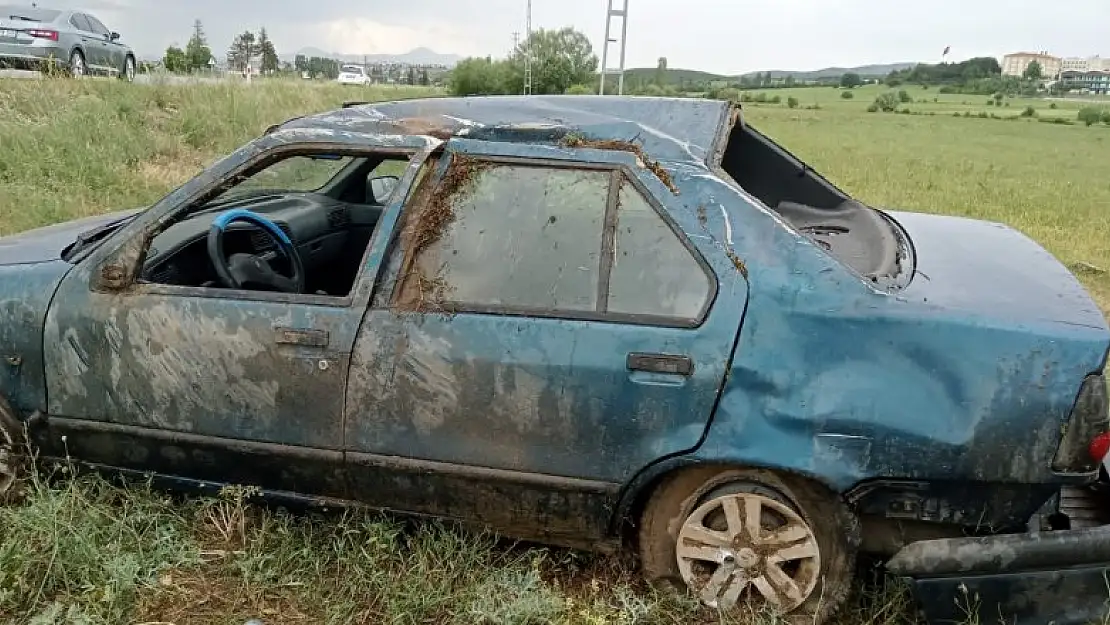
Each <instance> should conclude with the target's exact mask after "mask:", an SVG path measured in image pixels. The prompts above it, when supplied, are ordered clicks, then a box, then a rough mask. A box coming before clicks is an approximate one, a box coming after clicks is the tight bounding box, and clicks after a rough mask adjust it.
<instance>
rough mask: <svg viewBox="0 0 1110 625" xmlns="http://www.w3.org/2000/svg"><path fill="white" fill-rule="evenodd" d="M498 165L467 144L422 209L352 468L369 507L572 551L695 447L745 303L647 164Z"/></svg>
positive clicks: (537, 159)
mask: <svg viewBox="0 0 1110 625" xmlns="http://www.w3.org/2000/svg"><path fill="white" fill-rule="evenodd" d="M485 149H487V148H486V147H485V146H484V145H483V144H480V143H476V142H467V141H460V140H455V141H453V142H452V143H450V144H449V148H448V152H447V154H446V155H445V157H444V162H443V163H442V164H441V167H442V168H444V169H445V171H444V172H443V173H442V174H441V175H440V176H439V177H433V178H430V179H429V182H428V184H429V185H432V184H434V185H435V186H434V188H433V187H431V186H429V188H427V189H425V188H421V189H419V190H418V191H417V193H416V195H415V197H414V203H413V205H412V206H409V207H406V214H405V217H404V220H403V223H404V229H403V230H402V231H401V232H400V234H399V237H398V246H397V247H396V249H395V252H394V255H393V258H392V259H391V266H392V269H391V273H392V274H393V275H395V276H397V284H396V286H395V287H394V288H393V289H391V290H388V291H386V292H383V293H381V294H379V297H378V299H377V301H376V302H375V305H374V306H372V308H371V310H370V311H369V312H368V314H367V318H366V320H365V321H364V324H363V330H362V331H361V332H360V334H359V337H358V340H357V341H356V344H355V348H354V352H353V355H352V368H351V383H350V386H349V390H348V395H347V409H346V410H347V448H348V452H349V453H348V463H349V465H350V470H351V472H352V478H353V484H354V487H355V489H356V494H357V495H358V496H360V497H362V498H364V499H366V498H369V499H371V500H375V499H378V498H381V499H383V501H382V503H383V504H389V505H396V506H397V507H401V508H406V509H409V510H413V511H417V512H429V513H434V514H440V515H445V516H453V517H457V518H462V519H467V520H477V521H481V522H484V523H486V524H489V525H493V526H495V527H499V528H501V529H502V530H503V531H508V532H511V533H513V534H515V535H524V536H530V535H537V536H538V537H542V538H543V539H545V540H549V541H552V542H562V543H565V544H574V540H573V538H574V537H575V536H585V535H591V534H595V533H596V532H598V531H601V528H602V526H603V525H604V524H605V523H607V522H608V519H609V514H610V512H611V510H610V509H609V506H611V505H612V503H613V499H614V497H615V493H616V491H617V490H618V489H619V488H620V486H621V485H622V484H624V483H626V482H627V481H628V480H629V479H630V478H631V477H632V476H633V475H634V474H635V473H636V472H637V471H639V470H640V469H642V468H643V467H645V466H647V465H648V464H650V463H652V462H654V461H655V460H657V459H660V458H662V457H664V456H667V455H670V454H676V453H680V452H683V451H686V450H689V449H692V448H694V447H696V446H697V444H698V441H699V440H700V438H701V436H702V434H703V432H704V431H705V428H706V426H707V424H708V421H709V417H710V415H711V413H712V410H713V406H714V403H715V401H716V398H717V394H718V391H719V389H720V387H721V385H722V382H723V379H724V374H725V370H726V365H727V362H728V360H729V357H730V354H731V351H732V348H733V345H734V344H735V339H736V335H737V332H738V328H739V325H740V321H741V317H742V315H743V311H744V307H745V302H746V297H747V288H746V284H745V283H743V280H742V278H739V277H736V278H733V277H732V276H731V275H730V277H729V278H728V280H729V282H728V283H727V284H725V285H722V286H721V288H720V289H718V282H717V279H716V277H715V275H714V273H713V271H712V270H710V269H709V267H708V265H707V264H706V263H705V261H704V259H703V258H702V256H701V255H700V254H699V253H698V252H697V251H696V249H695V248H694V246H693V245H691V244H690V242H689V240H688V238H687V237H686V235H685V234H684V232H683V231H684V230H685V231H690V232H693V231H694V230H692V229H693V228H696V227H697V221H696V218H694V211H693V210H692V209H688V208H685V207H682V205H681V201H680V199H679V198H677V197H675V196H674V195H673V194H671V193H670V192H669V191H668V190H667V189H666V188H665V187H664V186H663V185H662V184H661V183H660V181H659V180H657V179H656V178H655V177H654V176H653V175H652V174H651V173H649V172H647V171H646V170H644V169H643V168H641V167H638V166H636V165H635V161H634V160H633V159H632V157H631V156H630V155H627V154H624V153H615V152H614V153H604V156H602V157H600V158H601V160H600V161H599V160H591V161H587V156H586V155H585V154H583V153H582V152H583V151H580V150H571V151H568V152H566V153H565V154H567V155H569V156H565V157H564V158H563V159H560V160H551V159H550V156H549V154H550V152H549V151H548V152H543V153H541V152H539V150H538V149H537V150H536V154H535V155H534V156H533V158H531V159H528V160H522V159H519V158H502V157H499V156H497V155H494V154H489V153H482V151H483V150H485ZM515 154H516V155H517V156H519V155H521V153H520V149H519V148H517V150H516V152H515ZM598 154H599V153H598V152H597V151H590V154H589V156H588V158H589V159H598V158H599V157H598ZM525 156H529V154H525ZM541 159H547V160H541ZM664 203H666V204H664ZM665 205H667V206H670V207H680V210H676V211H675V213H676V214H677V215H678V218H679V219H681V220H682V221H680V222H677V223H676V219H675V218H674V217H672V216H671V214H670V211H668V210H666V209H665V208H664V206H665ZM734 280H735V282H734ZM536 519H542V522H541V523H540V525H542V527H538V526H533V527H526V526H525V525H526V524H528V523H529V522H530V523H532V524H535V522H536ZM537 532H539V533H538V534H537Z"/></svg>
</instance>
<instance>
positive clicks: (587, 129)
mask: <svg viewBox="0 0 1110 625" xmlns="http://www.w3.org/2000/svg"><path fill="white" fill-rule="evenodd" d="M736 119H738V115H736V114H734V112H733V109H732V108H731V106H730V105H729V103H728V102H724V101H718V100H704V99H689V98H645V97H622V96H527V97H525V96H484V97H466V98H459V97H455V98H427V99H419V100H402V101H395V102H378V103H373V104H357V105H351V106H347V107H345V108H342V109H339V110H335V111H329V112H326V113H319V114H316V115H309V116H305V117H300V118H297V119H293V120H290V121H288V122H286V123H285V124H283V125H282V126H281V128H325V129H327V128H330V129H335V130H346V131H352V132H363V133H368V134H426V135H431V136H435V137H438V138H440V139H447V138H450V137H454V136H457V137H465V138H468V139H478V140H489V141H507V142H513V141H516V142H556V141H559V140H561V139H563V138H564V137H566V136H567V135H582V136H585V137H588V138H591V139H599V140H612V141H623V142H632V143H636V144H638V145H640V146H641V147H642V148H643V150H644V152H645V153H647V154H649V155H651V157H652V158H653V159H655V160H658V161H670V162H695V163H699V164H707V165H710V166H712V165H713V164H715V163H716V162H717V161H718V160H719V155H720V152H721V151H722V150H723V149H724V144H725V142H726V141H727V139H728V130H729V128H731V126H732V124H733V123H734V122H735V120H736Z"/></svg>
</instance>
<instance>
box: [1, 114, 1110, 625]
mask: <svg viewBox="0 0 1110 625" xmlns="http://www.w3.org/2000/svg"><path fill="white" fill-rule="evenodd" d="M0 314H2V315H3V319H0V351H2V352H3V355H4V357H5V359H6V362H7V365H6V367H7V368H6V369H5V370H4V372H3V373H4V375H2V376H0V395H2V396H3V398H4V400H5V401H3V402H0V432H2V433H3V434H4V436H3V437H0V450H2V451H0V454H2V455H0V473H2V474H3V476H0V478H2V479H0V486H3V487H5V488H7V487H9V486H10V485H11V483H12V480H11V479H10V478H12V477H16V476H17V475H18V473H19V471H20V469H21V468H22V467H23V466H24V465H25V463H24V462H23V459H24V458H25V454H26V452H27V450H28V449H34V450H35V451H37V452H38V453H39V454H41V455H42V456H44V457H48V458H49V457H62V456H66V455H68V456H69V457H71V458H74V459H76V460H78V461H81V462H83V463H87V464H88V465H90V466H94V467H96V468H99V469H102V470H107V471H114V472H122V473H125V474H153V475H155V476H156V477H157V478H159V479H161V480H163V481H166V482H168V483H170V484H171V485H174V486H179V487H203V486H205V485H213V484H223V483H235V484H246V485H252V486H257V487H259V488H261V489H263V491H264V492H265V493H266V494H267V496H269V497H274V498H294V499H297V498H299V499H302V500H311V501H327V502H334V501H336V500H342V501H349V502H358V503H361V504H366V505H370V506H374V507H381V508H387V509H390V510H395V511H400V512H406V513H413V514H422V515H434V516H440V517H445V518H451V519H456V520H460V521H464V522H467V523H471V524H475V525H480V526H486V527H490V528H493V529H495V530H497V531H499V532H501V533H503V534H506V535H509V536H513V537H518V538H523V539H528V540H537V541H541V542H545V543H550V544H556V545H566V546H571V547H579V548H588V549H596V550H600V551H614V550H617V549H620V548H622V547H623V546H624V545H625V544H633V545H635V548H636V549H638V550H639V553H640V556H641V560H642V563H643V570H644V573H645V574H646V575H647V577H648V578H650V579H652V580H653V581H657V582H665V581H672V582H675V583H676V585H678V586H680V587H683V586H684V587H686V588H688V589H689V590H690V591H691V592H693V593H694V594H695V595H696V596H698V597H699V598H700V599H701V600H702V601H703V602H705V603H706V604H707V605H709V606H712V607H714V608H717V609H721V610H732V609H737V608H738V607H739V606H741V605H744V604H747V603H749V602H755V603H762V604H765V606H766V607H769V608H771V609H777V610H779V611H782V612H787V613H790V614H792V615H795V616H800V617H805V618H806V619H808V621H809V622H821V621H823V620H825V619H826V618H827V617H828V616H829V615H831V614H832V613H833V612H834V611H835V610H836V609H837V607H838V606H839V605H840V603H841V602H842V600H843V598H844V597H845V595H846V594H847V592H848V589H849V586H850V581H851V575H852V572H853V566H854V562H855V560H856V556H857V554H858V553H860V552H869V553H877V554H880V555H885V556H891V555H894V558H893V560H892V561H891V566H892V569H894V570H896V571H897V572H898V573H899V574H902V575H906V576H908V577H911V578H914V579H915V580H916V581H915V583H916V584H917V585H918V588H919V589H924V590H923V591H922V592H923V595H922V596H923V597H932V598H936V597H938V596H941V595H942V594H943V592H944V591H943V589H944V588H947V587H951V586H953V585H956V584H966V583H969V581H970V582H971V583H981V584H986V585H991V584H993V586H991V587H992V588H996V589H998V588H1001V589H1003V591H1006V589H1009V591H1013V592H1009V594H1007V592H1000V593H996V594H998V596H999V597H1001V598H1000V599H998V601H996V602H995V603H994V604H989V603H983V604H981V605H980V610H981V611H982V614H984V615H989V616H990V617H991V618H994V617H996V616H997V615H998V614H1004V615H1008V616H1010V617H1013V618H1015V619H1016V620H1018V621H1025V622H1037V620H1038V619H1044V618H1045V616H1046V615H1049V614H1051V615H1054V616H1053V618H1056V617H1058V616H1059V613H1060V612H1061V610H1063V611H1065V612H1067V614H1065V615H1064V617H1063V620H1060V619H1059V618H1058V620H1057V621H1056V622H1057V623H1062V622H1070V621H1068V620H1067V619H1070V618H1073V617H1075V618H1078V615H1079V612H1082V611H1084V610H1086V612H1085V613H1095V612H1097V610H1099V609H1101V608H1102V601H1103V600H1104V599H1105V593H1104V592H1102V593H1101V595H1099V592H1101V591H1100V590H1099V589H1101V588H1102V586H1101V585H1099V587H1098V589H1096V588H1095V586H1094V585H1093V584H1094V582H1093V581H1092V580H1095V579H1096V576H1097V575H1096V574H1099V573H1105V571H1106V570H1107V569H1108V568H1110V565H1108V564H1107V563H1108V562H1110V553H1107V551H1108V550H1110V539H1108V535H1107V528H1106V526H1104V525H1101V521H1098V522H1092V523H1089V524H1088V526H1086V527H1079V526H1078V525H1077V524H1073V523H1072V521H1073V519H1076V518H1079V516H1081V515H1077V513H1076V511H1077V510H1079V509H1081V508H1082V509H1086V506H1079V505H1078V504H1072V503H1069V502H1074V501H1077V499H1076V497H1078V498H1079V500H1081V501H1083V502H1086V499H1084V498H1085V497H1087V495H1088V494H1089V493H1090V492H1092V491H1091V487H1092V485H1093V484H1094V482H1095V481H1096V478H1097V476H1098V467H1099V464H1100V463H1101V462H1102V461H1103V458H1104V457H1105V454H1106V444H1107V440H1108V434H1107V430H1108V429H1110V428H1108V416H1107V403H1108V402H1107V393H1106V383H1105V379H1104V377H1103V369H1104V366H1105V363H1106V356H1107V350H1108V347H1110V330H1108V328H1107V325H1106V322H1105V320H1104V318H1103V316H1102V314H1101V313H1100V311H1099V310H1098V308H1097V307H1096V306H1095V304H1094V303H1093V302H1092V301H1091V298H1090V297H1089V296H1088V294H1087V293H1086V291H1085V290H1084V289H1083V288H1082V286H1081V285H1080V284H1079V282H1078V281H1077V280H1076V279H1075V277H1074V276H1073V275H1071V274H1070V273H1069V272H1068V271H1067V270H1066V269H1065V268H1064V267H1063V266H1062V265H1061V264H1060V263H1059V262H1057V261H1056V260H1055V259H1054V258H1053V257H1052V256H1051V255H1049V254H1048V253H1047V252H1046V251H1045V250H1044V249H1042V248H1041V247H1040V246H1038V245H1037V244H1036V243H1034V242H1033V241H1031V240H1029V239H1028V238H1026V237H1025V236H1023V235H1021V234H1020V233H1018V232H1015V231H1014V230H1012V229H1010V228H1007V227H1005V226H1002V225H999V224H993V223H986V222H981V221H975V220H968V219H957V218H950V217H939V216H927V215H920V214H913V213H906V212H895V211H882V210H877V209H874V208H871V207H869V206H866V205H864V204H863V203H861V202H859V201H857V200H855V199H853V198H851V197H849V196H847V195H846V194H845V193H843V192H842V191H841V190H839V189H837V188H836V187H835V186H833V185H832V184H831V183H829V182H828V181H827V180H825V179H824V178H822V177H821V176H819V175H818V174H817V173H816V172H814V171H813V170H812V169H811V168H809V167H808V166H806V165H805V164H804V163H802V162H800V161H798V160H797V159H796V158H795V157H793V156H792V155H790V154H789V153H788V152H786V151H785V150H783V149H782V148H781V147H779V146H777V145H776V144H775V143H774V142H772V141H771V140H770V139H768V138H767V137H765V136H763V135H762V134H760V133H758V132H757V131H755V130H754V129H753V128H751V127H750V126H748V125H747V124H746V123H744V122H743V120H742V119H741V117H740V115H739V111H738V110H735V109H731V108H730V107H729V106H728V105H727V104H726V103H723V102H716V101H708V100H676V99H655V98H621V97H605V98H601V97H529V98H513V97H508V98H466V99H453V98H444V99H436V100H423V101H407V102H391V103H380V104H374V105H359V104H353V105H351V106H348V107H344V108H343V109H341V110H338V111H332V112H328V113H323V114H319V115H314V116H308V117H303V118H298V119H295V120H290V121H289V122H286V123H285V124H282V125H279V126H276V127H274V128H271V129H270V131H268V132H267V133H266V134H265V135H263V136H262V137H260V138H258V139H256V140H254V141H252V142H250V143H249V144H248V145H245V146H243V147H242V148H241V149H239V150H237V151H236V152H234V153H232V154H231V155H229V156H227V157H226V158H224V159H222V160H220V161H219V162H217V163H215V164H214V165H212V166H211V167H210V168H209V169H207V170H205V171H204V172H202V173H200V174H199V175H197V176H196V177H195V178H194V179H192V180H190V181H189V182H187V183H185V184H184V185H183V186H181V187H180V188H178V189H176V190H174V191H173V192H172V193H170V194H169V195H167V196H166V197H165V198H163V199H162V200H161V201H159V202H158V203H156V204H154V205H153V206H151V207H149V208H146V209H144V210H140V211H130V212H127V213H123V214H114V215H110V216H105V217H98V218H91V219H86V220H83V221H79V222H71V223H65V224H59V225H55V226H51V227H48V228H43V229H39V230H34V231H30V232H25V233H23V234H20V235H17V236H13V237H7V238H4V239H0ZM25 432H26V434H27V439H26V440H25V439H24V433H25ZM25 443H26V444H25ZM1062 493H1064V494H1066V495H1067V497H1062V496H1061V494H1062ZM1031 527H1032V528H1033V529H1035V530H1038V531H1040V530H1044V531H1040V533H1038V534H1031V533H1030V528H1031ZM984 528H990V529H989V531H987V530H986V529H984ZM1046 541H1047V542H1046ZM1053 541H1055V542H1053ZM1044 544H1057V545H1058V548H1055V549H1053V550H1051V551H1052V554H1053V557H1052V558H1046V557H1041V556H1038V553H1041V555H1042V556H1043V553H1042V552H1041V551H1038V549H1039V547H1038V545H1044ZM1000 552H1001V553H1004V554H1005V557H1001V558H1000V559H994V560H991V561H990V562H991V563H987V564H984V563H983V562H982V561H980V560H981V559H979V558H976V557H972V556H969V555H968V554H976V553H978V554H984V553H994V554H997V553H1000ZM895 554H897V555H895ZM998 562H1019V563H1023V567H1024V568H1021V570H1017V569H1014V568H1012V567H1008V566H1007V565H999V564H998ZM992 563H993V564H992ZM1050 579H1055V580H1057V582H1059V583H1067V584H1070V586H1069V588H1071V589H1072V591H1073V592H1078V593H1079V594H1077V595H1072V598H1071V599H1070V600H1069V601H1068V605H1067V606H1060V605H1059V603H1058V602H1053V601H1052V600H1051V599H1050V597H1049V595H1050V594H1051V593H1048V594H1046V593H1043V592H1040V591H1039V590H1037V589H1038V588H1040V587H1039V586H1037V584H1040V583H1042V582H1044V580H1050ZM976 580H978V581H977V582H976ZM1060 580H1063V581H1060ZM1044 583H1048V582H1044ZM1023 584H1024V585H1023ZM946 585H947V586H946ZM985 587H986V586H984V588H985ZM1015 588H1017V589H1018V590H1017V591H1014V589H1015ZM1037 593H1039V594H1037ZM988 594H989V593H988ZM1034 595H1035V596H1034ZM1096 595H1097V596H1096ZM1007 597H1010V599H1007ZM937 603H939V601H933V602H931V603H930V604H929V605H932V608H933V610H932V612H930V616H932V617H935V618H944V616H943V614H941V612H943V609H945V608H944V607H943V606H941V607H937V605H933V604H937ZM1077 606H1078V607H1077ZM927 607H929V606H928V605H927Z"/></svg>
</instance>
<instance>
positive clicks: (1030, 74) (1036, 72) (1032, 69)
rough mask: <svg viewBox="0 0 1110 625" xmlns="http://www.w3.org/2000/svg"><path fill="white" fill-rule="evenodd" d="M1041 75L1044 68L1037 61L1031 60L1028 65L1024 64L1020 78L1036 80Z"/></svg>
mask: <svg viewBox="0 0 1110 625" xmlns="http://www.w3.org/2000/svg"><path fill="white" fill-rule="evenodd" d="M1043 75H1044V68H1042V67H1041V64H1040V63H1039V62H1037V61H1033V62H1032V63H1030V64H1029V65H1028V66H1026V68H1025V72H1024V73H1023V74H1022V78H1024V79H1026V80H1029V81H1036V80H1040V79H1041V78H1042V77H1043Z"/></svg>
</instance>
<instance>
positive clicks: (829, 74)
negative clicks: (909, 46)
mask: <svg viewBox="0 0 1110 625" xmlns="http://www.w3.org/2000/svg"><path fill="white" fill-rule="evenodd" d="M917 65H918V64H917V63H908V62H907V63H885V64H877V65H860V66H859V67H826V68H824V69H818V70H813V71H792V70H775V69H772V70H769V71H770V72H771V78H772V79H774V78H786V77H787V76H793V77H794V80H820V79H822V78H836V77H838V76H843V75H844V74H849V73H851V74H859V75H860V76H886V75H887V74H889V73H891V72H898V71H902V70H904V69H913V68H914V67H916V66H917ZM759 73H761V72H748V73H747V74H743V76H755V75H756V74H759ZM762 73H767V71H766V70H765V71H764V72H762Z"/></svg>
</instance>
